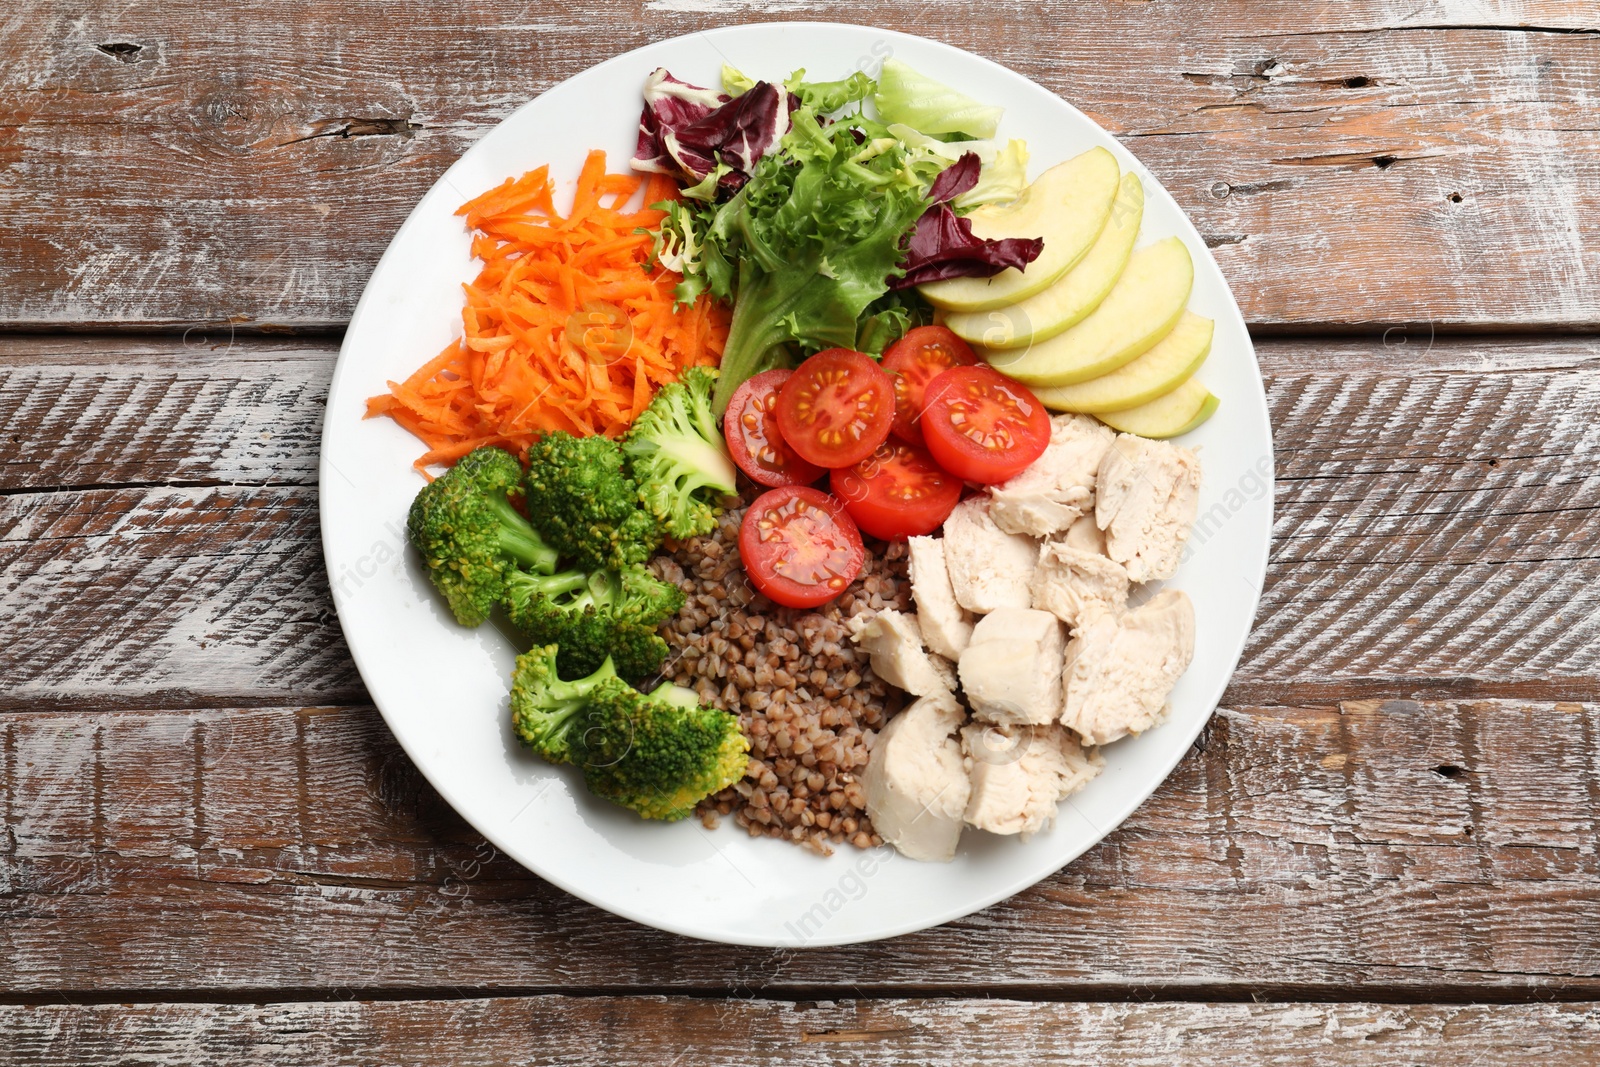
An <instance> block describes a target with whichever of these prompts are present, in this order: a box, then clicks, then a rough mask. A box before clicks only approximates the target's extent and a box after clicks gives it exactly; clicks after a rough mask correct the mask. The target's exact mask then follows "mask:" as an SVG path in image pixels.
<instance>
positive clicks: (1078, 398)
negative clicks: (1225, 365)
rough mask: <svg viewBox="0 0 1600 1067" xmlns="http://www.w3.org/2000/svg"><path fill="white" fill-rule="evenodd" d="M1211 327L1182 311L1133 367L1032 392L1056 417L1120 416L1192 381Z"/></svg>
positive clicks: (1208, 346)
mask: <svg viewBox="0 0 1600 1067" xmlns="http://www.w3.org/2000/svg"><path fill="white" fill-rule="evenodd" d="M1212 326H1213V323H1212V321H1211V320H1210V319H1207V318H1202V317H1201V316H1199V315H1196V314H1194V313H1193V312H1189V311H1185V312H1184V313H1183V318H1181V319H1179V320H1178V325H1176V326H1174V327H1173V328H1172V332H1171V333H1169V334H1167V336H1165V337H1163V338H1162V339H1161V340H1160V341H1158V342H1156V346H1155V347H1154V348H1152V349H1151V350H1150V351H1148V352H1146V353H1145V354H1144V355H1142V356H1140V357H1139V358H1138V359H1135V360H1134V361H1133V362H1131V363H1128V364H1125V365H1124V366H1121V367H1119V368H1117V369H1116V370H1114V371H1112V372H1111V373H1110V374H1102V375H1101V376H1100V377H1098V378H1091V379H1089V380H1088V381H1086V382H1079V383H1078V384H1077V385H1056V386H1045V387H1042V388H1039V389H1035V390H1034V395H1036V396H1037V397H1038V398H1039V399H1040V401H1042V402H1043V404H1044V406H1045V407H1047V408H1051V409H1053V410H1055V411H1080V412H1083V413H1085V414H1090V415H1092V414H1094V413H1096V412H1100V411H1121V410H1123V409H1124V408H1132V407H1138V406H1139V405H1140V404H1144V403H1147V402H1149V401H1151V400H1154V399H1156V398H1157V397H1159V396H1166V395H1167V394H1168V393H1170V392H1172V391H1173V390H1174V389H1176V388H1177V387H1178V386H1180V385H1182V384H1183V383H1184V382H1186V381H1188V380H1189V379H1190V378H1192V377H1193V376H1194V372H1195V371H1197V370H1199V369H1200V364H1202V363H1204V362H1205V361H1206V356H1208V355H1210V353H1211V333H1212Z"/></svg>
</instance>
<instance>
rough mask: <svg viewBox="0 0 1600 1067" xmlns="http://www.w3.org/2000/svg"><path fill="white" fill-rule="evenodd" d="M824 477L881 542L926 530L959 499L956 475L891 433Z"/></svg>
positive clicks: (941, 522) (932, 528)
mask: <svg viewBox="0 0 1600 1067" xmlns="http://www.w3.org/2000/svg"><path fill="white" fill-rule="evenodd" d="M828 480H829V484H830V485H831V486H832V488H833V495H834V496H836V497H838V498H839V499H840V500H842V501H844V509H845V510H846V511H848V512H849V513H850V517H851V518H852V519H854V520H856V525H857V526H859V527H861V528H862V529H863V530H865V531H866V532H867V533H869V534H871V535H872V536H873V537H881V538H883V539H884V540H885V541H894V540H897V539H899V538H904V537H919V536H921V535H922V534H927V533H932V532H933V531H935V530H937V529H938V528H939V527H940V526H943V525H944V520H945V519H947V518H949V517H950V513H951V512H952V511H954V510H955V506H956V504H957V503H958V502H959V501H960V500H961V479H960V478H957V477H955V476H954V475H952V474H950V473H949V472H947V471H946V470H944V468H942V467H940V466H939V465H938V464H937V463H935V462H934V461H933V457H932V456H930V455H929V454H928V450H927V449H926V448H923V447H922V446H921V445H913V444H907V443H906V442H904V441H899V440H896V439H895V438H893V437H891V438H890V439H889V440H887V441H885V442H884V443H883V444H881V445H879V446H878V450H877V451H876V452H874V453H873V454H872V455H870V456H868V457H867V458H866V459H864V460H862V461H861V462H860V463H857V464H856V465H855V466H854V467H841V468H840V469H838V470H836V471H834V472H833V473H832V474H831V475H829V479H828Z"/></svg>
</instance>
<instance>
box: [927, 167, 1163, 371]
mask: <svg viewBox="0 0 1600 1067" xmlns="http://www.w3.org/2000/svg"><path fill="white" fill-rule="evenodd" d="M1143 220H1144V186H1143V185H1142V184H1141V183H1140V182H1139V176H1138V175H1137V174H1134V173H1132V172H1129V173H1127V174H1124V175H1123V176H1122V184H1121V186H1120V187H1119V188H1118V191H1117V199H1116V201H1115V203H1113V204H1112V207H1111V218H1110V219H1109V220H1108V221H1107V222H1106V226H1105V229H1103V230H1101V231H1100V236H1099V237H1098V238H1096V240H1095V242H1094V246H1093V247H1092V248H1090V249H1089V251H1088V252H1087V253H1086V254H1085V255H1084V257H1083V258H1082V259H1080V260H1079V261H1078V265H1077V266H1076V267H1073V268H1072V269H1071V270H1069V271H1067V273H1065V274H1063V275H1062V276H1061V279H1060V280H1059V281H1057V282H1056V283H1055V284H1054V285H1052V286H1051V287H1050V288H1048V289H1046V290H1045V291H1044V292H1042V293H1036V294H1035V295H1033V296H1030V297H1028V299H1026V300H1023V301H1020V302H1018V303H1015V304H1011V305H1009V306H1007V307H1003V308H995V309H994V310H992V311H967V312H957V313H955V314H951V315H947V316H945V320H944V324H945V325H946V326H947V327H949V328H950V329H951V330H952V331H954V333H955V334H956V336H957V337H960V338H963V339H964V340H967V341H970V342H972V343H973V344H975V345H986V346H988V347H989V348H1023V347H1026V346H1027V345H1031V344H1034V343H1036V342H1039V341H1044V340H1048V339H1049V338H1051V337H1054V336H1055V335H1056V334H1058V333H1060V332H1061V331H1062V330H1065V329H1067V327H1069V326H1075V325H1077V324H1078V323H1079V322H1080V321H1082V320H1083V318H1084V317H1085V316H1086V315H1088V314H1089V313H1090V312H1091V311H1093V310H1094V309H1095V308H1097V307H1099V306H1100V301H1102V300H1104V299H1105V298H1106V294H1107V293H1109V292H1110V291H1111V287H1112V286H1114V285H1116V284H1117V279H1118V278H1120V277H1122V271H1123V269H1124V268H1125V267H1127V265H1128V257H1129V256H1130V255H1132V254H1133V242H1134V241H1135V240H1136V239H1138V236H1139V224H1140V223H1141V222H1142V221H1143ZM1032 269H1033V267H1032V266H1031V265H1030V266H1029V267H1028V270H1032Z"/></svg>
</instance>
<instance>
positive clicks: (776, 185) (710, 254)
mask: <svg viewBox="0 0 1600 1067" xmlns="http://www.w3.org/2000/svg"><path fill="white" fill-rule="evenodd" d="M790 119H791V125H790V130H789V132H788V134H787V135H785V137H784V138H783V142H782V151H781V153H778V154H771V155H767V156H765V157H764V158H762V160H761V161H760V162H759V163H758V164H757V165H756V168H755V172H754V173H753V174H752V175H751V178H750V180H749V181H748V182H747V183H746V184H745V185H744V187H743V188H742V189H740V190H739V192H738V193H737V194H736V195H735V196H734V197H733V198H732V199H731V200H729V201H728V202H727V203H726V204H723V205H722V206H721V207H719V208H717V209H716V210H715V214H714V216H712V217H711V219H710V221H709V223H708V224H707V225H706V228H705V233H704V235H703V238H702V239H701V241H700V244H701V250H700V256H699V258H700V262H699V271H698V276H699V278H700V279H701V284H703V285H704V286H705V287H706V288H708V289H709V290H710V291H711V292H712V294H713V295H715V296H717V297H718V298H720V299H722V300H726V301H731V302H732V303H733V321H732V323H731V324H730V327H729V331H728V341H727V345H726V347H725V348H724V350H723V353H722V370H721V373H720V374H719V376H718V378H717V390H716V394H715V396H714V397H713V403H714V405H715V408H716V411H717V412H718V413H719V414H720V413H721V412H722V411H723V410H724V409H725V408H726V407H727V404H728V400H729V399H730V398H731V397H732V395H733V391H734V390H735V389H737V388H738V387H739V385H740V384H742V383H743V382H744V381H745V380H746V379H747V378H749V377H751V376H752V375H754V374H758V373H760V372H761V371H763V370H767V369H769V368H770V367H773V366H776V365H778V363H779V361H780V360H782V359H783V358H784V352H785V347H786V346H789V345H794V346H796V347H798V348H800V349H816V348H831V347H835V346H838V347H851V346H853V345H855V344H856V343H857V333H858V323H859V321H860V319H861V317H862V314H863V312H864V311H866V309H867V308H868V307H869V306H870V305H872V303H873V302H874V301H876V300H878V299H879V298H880V297H882V296H883V295H884V293H885V292H887V291H888V288H889V281H890V279H891V278H892V277H893V276H895V275H896V274H897V273H898V267H897V264H898V263H899V260H900V257H901V254H902V252H901V245H902V241H903V239H904V238H905V236H906V234H907V231H909V230H910V228H911V227H912V226H913V225H914V224H915V223H916V221H917V219H918V218H919V217H920V216H921V215H922V213H923V210H924V208H925V207H926V206H927V199H926V196H925V192H924V188H925V187H924V183H923V181H922V179H921V178H919V177H918V175H917V173H916V172H915V171H914V170H913V169H912V168H911V167H910V166H909V165H908V160H907V158H906V153H905V149H904V148H903V147H900V146H898V145H896V146H893V147H888V148H886V149H885V150H883V151H879V152H877V153H875V154H873V155H871V156H870V157H866V158H861V155H862V152H861V149H862V141H861V139H860V136H859V134H858V132H857V131H856V130H855V129H854V128H853V127H852V124H851V123H848V122H837V123H830V122H826V120H825V119H823V118H822V117H821V116H820V115H819V113H818V112H817V111H816V110H815V109H814V108H811V107H801V108H800V109H799V110H797V111H795V112H794V114H793V115H792V116H791V117H790ZM687 277H688V276H687V275H686V276H685V280H686V281H687ZM897 325H898V322H897V319H896V317H895V316H894V315H893V314H891V315H890V317H889V319H887V320H885V321H884V322H883V323H881V324H880V326H881V329H882V330H885V331H892V330H893V329H895V327H896V326H897ZM869 340H876V338H869Z"/></svg>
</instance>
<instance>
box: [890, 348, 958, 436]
mask: <svg viewBox="0 0 1600 1067" xmlns="http://www.w3.org/2000/svg"><path fill="white" fill-rule="evenodd" d="M977 362H978V357H977V355H976V354H974V353H973V351H972V346H971V345H969V344H967V342H965V341H963V340H962V339H961V338H959V337H957V336H956V335H955V334H953V333H951V332H950V331H949V330H947V329H945V328H944V327H943V326H918V327H916V328H915V329H911V330H907V331H906V335H905V336H904V337H902V338H900V340H898V341H896V342H895V343H894V344H892V345H890V346H889V350H888V351H887V352H885V353H884V354H883V369H884V370H885V371H887V372H888V374H889V377H890V378H892V379H893V380H894V435H895V436H896V437H898V438H900V439H901V440H903V441H910V442H911V443H912V444H914V445H920V444H922V430H921V428H920V427H919V426H918V425H917V422H918V420H919V419H921V418H922V403H923V396H924V394H925V393H926V392H927V389H928V383H929V382H931V381H933V380H934V379H935V378H937V377H938V376H939V375H940V374H942V373H944V372H945V371H947V370H949V369H950V368H951V367H971V366H973V365H974V364H976V363H977Z"/></svg>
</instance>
